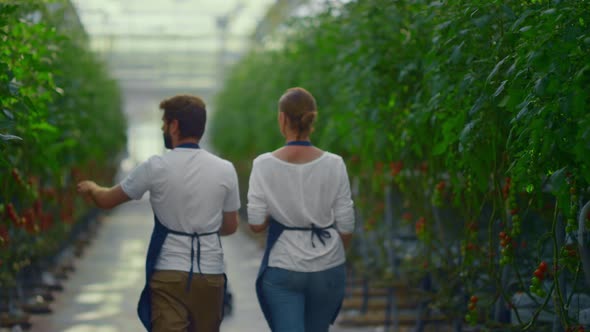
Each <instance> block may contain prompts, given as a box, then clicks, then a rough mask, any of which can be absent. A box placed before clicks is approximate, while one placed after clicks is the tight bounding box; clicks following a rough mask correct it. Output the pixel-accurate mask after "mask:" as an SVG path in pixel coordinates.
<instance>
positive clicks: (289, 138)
mask: <svg viewBox="0 0 590 332" xmlns="http://www.w3.org/2000/svg"><path fill="white" fill-rule="evenodd" d="M285 141H286V142H287V143H289V142H293V141H309V135H306V136H300V137H299V138H298V137H297V134H295V133H287V134H286V135H285Z"/></svg>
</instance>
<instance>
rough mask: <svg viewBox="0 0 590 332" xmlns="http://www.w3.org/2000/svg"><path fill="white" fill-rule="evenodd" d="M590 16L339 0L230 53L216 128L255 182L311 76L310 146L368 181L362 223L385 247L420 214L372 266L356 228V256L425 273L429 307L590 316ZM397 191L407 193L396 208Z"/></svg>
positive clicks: (563, 319)
mask: <svg viewBox="0 0 590 332" xmlns="http://www.w3.org/2000/svg"><path fill="white" fill-rule="evenodd" d="M589 24H590V2H588V1H559V0H552V1H550V0H527V1H524V0H507V1H471V0H469V1H467V0H457V1H429V0H404V1H393V0H364V1H351V2H347V3H346V4H344V5H338V6H332V7H329V8H327V9H326V10H325V11H324V12H323V13H320V14H318V15H316V16H314V17H307V18H297V19H294V20H293V21H292V22H290V23H289V24H287V25H285V26H284V27H283V28H281V29H280V30H279V31H277V33H276V34H275V35H273V36H269V38H267V40H266V44H264V45H258V46H257V47H255V48H254V49H253V50H252V51H251V52H250V53H249V54H247V55H246V56H244V57H243V58H242V59H241V60H240V61H239V62H238V63H237V64H236V65H235V66H234V67H233V68H232V70H231V72H230V73H229V76H228V78H227V80H226V82H225V85H224V88H223V90H222V91H221V92H220V94H219V95H218V98H217V100H216V114H215V117H214V119H213V123H212V129H211V130H212V132H213V133H212V135H211V136H212V138H213V143H214V145H215V147H216V148H217V149H218V151H220V152H221V153H222V154H223V155H224V156H225V157H227V158H229V159H230V160H232V161H234V163H235V164H236V167H237V169H238V172H239V175H240V178H241V180H242V188H243V189H246V188H247V187H246V184H247V178H248V176H249V171H250V167H251V161H252V160H253V158H254V157H255V156H256V155H257V154H259V153H262V152H266V151H270V150H274V149H276V148H278V147H280V146H281V144H282V138H281V136H280V133H279V131H278V129H277V125H276V112H277V100H278V98H279V97H280V95H281V94H282V93H283V92H284V90H285V89H287V88H289V87H292V86H302V87H305V88H306V89H308V90H310V91H311V92H312V93H313V94H314V95H315V97H316V99H317V102H318V105H319V122H318V124H317V126H316V131H315V133H314V134H313V138H312V139H313V141H314V143H315V144H316V145H317V146H319V147H321V148H323V149H326V150H329V151H332V152H335V153H338V154H340V155H342V156H343V157H344V158H345V160H346V162H347V165H348V169H349V173H350V175H351V178H352V180H353V182H354V183H355V184H356V185H358V188H357V189H358V190H357V191H356V192H357V194H356V197H355V204H356V208H357V212H358V214H359V218H358V223H359V225H360V227H359V229H358V232H357V233H358V234H357V235H358V236H357V238H358V239H366V238H367V234H373V235H374V237H373V238H375V237H376V238H378V239H379V241H377V242H376V243H377V245H378V247H377V248H376V250H375V252H376V253H378V252H385V251H387V250H386V247H387V246H388V243H391V242H392V237H396V236H399V235H400V234H402V233H404V234H405V233H407V232H406V230H407V229H408V227H409V228H410V229H411V232H410V233H411V234H412V235H413V236H414V237H415V239H416V241H417V242H418V246H417V247H416V249H415V250H412V252H411V253H409V252H408V251H409V249H407V248H404V246H401V247H399V248H396V249H395V251H396V252H397V253H398V255H399V257H400V260H401V263H400V264H399V265H394V264H392V263H390V262H388V261H387V260H381V261H380V262H381V264H379V265H377V266H376V267H374V266H373V265H372V263H373V262H375V257H367V255H364V254H362V253H361V252H360V250H358V248H359V245H358V244H359V241H360V240H357V242H356V243H357V246H356V248H357V249H356V250H353V251H351V252H350V255H349V256H350V260H351V261H352V263H353V265H354V266H356V267H357V268H358V270H360V271H365V272H366V273H367V274H370V275H372V276H375V275H378V276H380V279H383V280H391V279H394V278H401V277H408V276H410V277H411V279H412V280H419V279H420V278H421V277H424V276H428V277H429V278H431V279H432V280H433V285H435V287H434V289H433V291H434V292H435V297H434V300H433V302H432V303H431V306H433V307H436V308H437V309H439V310H441V311H442V312H444V313H445V314H446V315H447V316H448V317H449V319H450V320H455V321H463V322H467V323H470V324H474V325H480V326H485V327H486V328H488V329H494V328H497V329H499V330H503V331H505V330H509V329H515V330H534V331H539V330H541V329H542V328H543V326H549V327H559V328H561V329H564V330H573V329H576V330H578V329H584V327H583V325H584V321H582V322H580V312H579V310H578V309H584V308H590V301H588V300H587V298H588V291H589V288H588V286H590V283H589V282H588V280H590V275H588V273H585V272H584V270H585V269H588V267H589V264H588V263H589V262H587V261H585V259H582V258H583V257H588V243H587V240H584V241H582V238H584V239H587V238H588V236H587V235H586V232H585V229H588V226H587V225H586V224H585V223H586V222H587V216H586V215H581V211H582V207H583V206H584V205H585V204H586V202H587V201H588V200H589V199H590V195H589V194H590V193H589V188H588V184H589V183H590V169H589V166H590V153H589V152H590V112H589V107H590V94H589V92H590V26H589ZM388 192H394V193H399V194H400V196H399V197H401V198H400V199H399V200H397V201H395V202H396V204H395V205H394V206H393V209H391V210H392V212H391V213H393V218H384V216H385V215H386V214H387V213H389V212H387V211H386V210H387V209H386V206H387V204H390V203H384V202H387V200H388V199H389V198H386V196H387V195H386V193H388ZM390 202H391V201H390ZM390 219H391V221H387V220H390ZM580 225H582V228H583V229H582V230H580V229H579V226H580ZM384 229H389V230H392V232H383V230H384ZM372 243H373V244H374V243H375V241H372ZM375 255H378V254H375ZM588 272H590V270H588ZM517 299H519V300H518V301H517ZM523 301H524V302H526V303H529V304H530V306H529V309H530V308H532V309H530V310H529V311H531V310H532V314H531V315H528V316H522V313H523V308H522V305H520V304H519V303H524V302H523ZM574 302H576V303H574ZM574 304H575V305H574ZM574 309H575V310H574ZM527 310H528V309H527ZM519 313H520V314H519ZM545 314H547V315H548V316H549V317H552V319H551V321H547V320H543V319H540V317H543V315H545ZM521 316H522V317H521ZM525 317H526V318H525ZM587 323H589V322H586V324H587Z"/></svg>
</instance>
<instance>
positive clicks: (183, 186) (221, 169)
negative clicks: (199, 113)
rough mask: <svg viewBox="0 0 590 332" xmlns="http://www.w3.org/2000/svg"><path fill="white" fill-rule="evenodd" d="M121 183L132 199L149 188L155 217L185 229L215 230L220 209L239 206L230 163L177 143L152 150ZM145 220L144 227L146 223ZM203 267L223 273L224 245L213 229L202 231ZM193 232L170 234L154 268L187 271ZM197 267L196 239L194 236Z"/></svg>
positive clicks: (218, 226)
mask: <svg viewBox="0 0 590 332" xmlns="http://www.w3.org/2000/svg"><path fill="white" fill-rule="evenodd" d="M121 188H122V189H123V191H124V192H125V193H126V194H127V195H128V196H129V197H130V198H132V199H141V197H142V196H143V194H144V193H145V192H146V191H149V192H150V202H151V205H152V209H153V211H154V213H155V215H156V216H157V217H158V220H159V221H160V222H161V223H162V225H164V226H165V227H166V228H168V229H171V230H174V231H179V232H184V233H191V234H192V233H209V232H215V231H217V230H219V228H220V227H221V223H222V218H223V212H231V211H236V210H238V209H239V208H240V196H239V190H238V177H237V174H236V171H235V168H234V166H233V165H232V163H230V162H229V161H227V160H224V159H221V158H219V157H217V156H215V155H213V154H211V153H209V152H207V151H205V150H202V149H190V148H175V149H173V150H171V151H168V152H166V153H164V154H163V155H161V156H153V157H151V158H150V159H148V160H147V161H145V162H143V163H142V164H140V165H139V166H138V167H137V168H136V169H134V170H133V171H132V172H131V173H130V174H129V175H128V176H127V177H126V178H125V179H124V180H123V181H122V182H121ZM148 225H149V224H148V223H146V227H148ZM200 242H201V259H200V267H201V272H202V273H205V274H220V273H224V265H223V250H222V248H221V243H220V241H219V238H218V236H217V234H213V235H207V236H202V237H200ZM190 248H191V238H190V237H188V236H181V235H175V234H168V236H167V238H166V241H165V242H164V245H163V247H162V251H161V252H160V256H159V257H158V261H157V262H156V267H155V268H156V270H177V271H187V272H188V271H190V266H191V264H190V253H191V249H190ZM194 250H195V257H194V262H193V263H194V268H193V271H194V272H195V273H197V272H198V267H197V255H196V253H197V240H196V239H195V241H194Z"/></svg>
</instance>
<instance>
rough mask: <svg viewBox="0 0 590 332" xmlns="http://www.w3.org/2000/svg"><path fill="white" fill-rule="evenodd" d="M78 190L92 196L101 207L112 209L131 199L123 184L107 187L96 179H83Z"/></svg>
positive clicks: (91, 198) (89, 196)
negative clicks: (95, 180) (102, 185)
mask: <svg viewBox="0 0 590 332" xmlns="http://www.w3.org/2000/svg"><path fill="white" fill-rule="evenodd" d="M78 192H79V193H81V194H83V195H85V196H87V197H88V198H90V200H92V201H93V202H94V204H95V205H96V206H97V207H99V208H101V209H112V208H114V207H116V206H117V205H120V204H122V203H125V202H128V201H130V200H131V198H130V197H129V196H128V195H127V194H126V193H125V192H124V191H123V189H122V188H121V185H116V186H114V187H111V188H106V187H101V186H99V185H97V184H96V183H95V182H94V181H82V182H80V183H78Z"/></svg>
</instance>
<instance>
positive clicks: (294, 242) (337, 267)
mask: <svg viewBox="0 0 590 332" xmlns="http://www.w3.org/2000/svg"><path fill="white" fill-rule="evenodd" d="M316 116H317V107H316V102H315V99H314V97H313V96H312V95H311V94H310V93H309V92H308V91H306V90H305V89H303V88H292V89H289V90H287V91H286V92H285V93H284V94H283V96H282V97H281V98H280V100H279V112H278V122H279V128H280V131H281V134H282V135H283V136H284V137H285V140H286V144H285V146H284V147H282V148H280V149H278V150H276V151H273V152H272V153H264V154H262V155H260V156H258V157H257V158H256V159H255V160H254V163H253V167H252V173H251V175H250V187H249V189H248V221H249V223H250V228H251V229H252V230H253V231H254V232H262V231H264V230H265V229H268V237H267V243H266V251H265V253H264V258H263V260H262V264H261V266H260V271H259V274H258V279H257V280H256V292H257V295H258V301H259V303H260V306H261V308H262V311H263V312H264V316H265V318H266V320H267V322H268V324H269V326H270V328H271V329H272V331H274V332H286V331H289V332H325V331H328V328H329V326H330V324H332V323H333V322H334V320H335V318H336V316H337V315H338V312H339V309H340V306H341V304H342V299H343V297H344V289H345V282H346V271H345V267H344V263H345V253H344V248H345V247H346V246H347V245H348V243H349V242H350V240H351V237H352V231H353V229H354V211H353V202H352V199H351V195H350V184H349V181H348V174H347V171H346V166H345V164H344V162H343V160H342V158H341V157H340V156H338V155H336V154H333V153H330V152H326V151H322V150H320V149H318V148H317V147H314V146H313V145H312V143H311V141H310V134H311V132H312V131H313V123H314V121H315V119H316Z"/></svg>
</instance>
